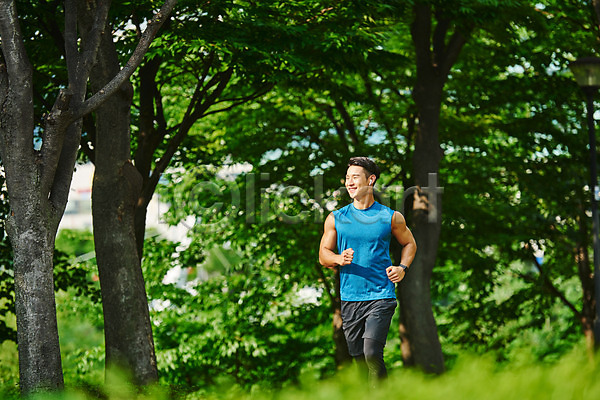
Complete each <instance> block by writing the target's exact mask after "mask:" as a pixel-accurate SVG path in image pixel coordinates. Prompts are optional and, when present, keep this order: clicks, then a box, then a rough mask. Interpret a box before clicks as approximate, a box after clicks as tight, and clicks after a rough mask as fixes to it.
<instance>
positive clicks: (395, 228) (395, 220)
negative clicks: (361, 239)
mask: <svg viewBox="0 0 600 400" xmlns="http://www.w3.org/2000/svg"><path fill="white" fill-rule="evenodd" d="M392 235H394V237H395V238H396V240H398V243H400V245H401V246H402V255H401V259H400V264H403V265H406V266H407V267H410V264H411V263H412V262H413V260H414V259H415V254H416V253H417V243H416V242H415V238H414V237H413V234H412V232H411V231H410V229H408V227H407V226H406V220H405V219H404V216H403V215H402V214H400V213H399V212H397V211H396V212H394V215H393V217H392ZM405 273H406V271H404V270H403V269H402V268H401V267H396V266H390V267H388V269H387V274H388V277H389V279H390V280H391V281H392V282H394V283H398V282H400V281H401V280H402V279H403V278H404V274H405Z"/></svg>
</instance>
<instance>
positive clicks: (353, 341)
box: [342, 299, 397, 357]
mask: <svg viewBox="0 0 600 400" xmlns="http://www.w3.org/2000/svg"><path fill="white" fill-rule="evenodd" d="M396 305H397V302H396V299H382V300H369V301H342V328H343V330H344V336H345V337H346V342H347V343H348V351H349V352H350V355H351V356H352V357H356V356H360V355H361V354H363V353H364V351H363V347H364V345H363V343H364V341H363V339H366V338H368V339H373V340H376V341H378V342H380V343H381V344H383V345H385V342H386V339H387V334H388V331H389V330H390V323H391V322H392V316H393V315H394V311H395V310H396Z"/></svg>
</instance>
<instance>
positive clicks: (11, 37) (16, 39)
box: [0, 0, 34, 166]
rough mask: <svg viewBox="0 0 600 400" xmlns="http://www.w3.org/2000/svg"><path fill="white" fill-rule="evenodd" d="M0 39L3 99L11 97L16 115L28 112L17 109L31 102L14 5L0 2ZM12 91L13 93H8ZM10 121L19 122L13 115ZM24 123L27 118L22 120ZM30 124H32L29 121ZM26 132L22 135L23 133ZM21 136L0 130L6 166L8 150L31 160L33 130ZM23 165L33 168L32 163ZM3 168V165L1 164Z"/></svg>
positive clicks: (27, 67) (28, 73)
mask: <svg viewBox="0 0 600 400" xmlns="http://www.w3.org/2000/svg"><path fill="white" fill-rule="evenodd" d="M0 38H1V39H2V40H1V43H2V53H3V60H4V62H3V64H4V68H3V70H2V71H1V72H0V73H1V74H2V77H0V79H2V82H0V90H2V92H3V95H4V96H3V99H2V100H4V99H5V96H7V95H9V93H13V94H14V96H15V97H16V99H13V107H15V108H16V109H15V110H13V111H16V112H18V113H27V112H28V111H29V110H28V109H22V107H20V105H25V104H31V103H32V102H33V92H32V87H31V77H32V73H33V72H32V67H31V64H30V62H29V59H28V58H27V52H26V51H25V45H24V43H23V37H22V34H21V30H20V27H19V17H18V16H17V9H16V6H15V1H14V0H13V1H8V0H6V1H0ZM11 88H14V90H11ZM11 118H19V117H18V116H16V115H13V116H11ZM22 120H23V121H28V120H29V118H25V119H22ZM32 122H33V121H32ZM25 131H26V132H25ZM24 132H25V134H22V135H10V134H8V132H7V131H5V130H0V135H2V138H1V145H2V147H3V148H2V149H0V151H2V160H3V162H4V163H6V162H7V157H8V156H9V155H8V154H7V151H6V150H8V149H9V148H10V150H11V151H10V152H11V153H18V154H20V155H22V156H25V157H32V158H33V156H34V155H33V149H32V143H33V126H31V129H26V130H25V129H24ZM30 161H31V163H29V162H28V163H27V165H33V159H31V160H30ZM5 166H6V164H5Z"/></svg>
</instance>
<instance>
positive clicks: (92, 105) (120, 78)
mask: <svg viewBox="0 0 600 400" xmlns="http://www.w3.org/2000/svg"><path fill="white" fill-rule="evenodd" d="M176 4H177V0H166V1H165V3H164V4H163V6H162V7H161V9H160V10H159V11H158V12H157V13H156V14H155V15H154V17H153V18H152V20H151V21H150V22H149V23H148V26H147V27H146V30H144V33H143V34H142V38H141V39H140V41H139V42H138V45H137V47H136V49H135V50H134V52H133V54H132V55H131V57H130V58H129V60H128V61H127V64H125V66H124V67H123V69H121V71H119V73H118V74H117V75H116V76H115V77H114V78H113V79H112V80H111V81H110V82H109V83H107V84H106V86H104V88H102V89H100V90H99V91H98V93H96V94H94V95H93V96H92V97H90V98H89V99H87V100H86V101H85V102H84V103H83V104H82V106H81V107H80V108H79V109H78V110H76V112H75V113H74V115H73V121H76V120H77V119H79V118H81V117H82V116H83V115H85V114H88V113H90V112H92V111H94V110H95V109H96V108H98V107H99V106H100V105H101V104H102V103H103V102H104V101H106V99H107V98H109V97H110V96H111V95H112V94H113V93H114V92H116V91H117V90H118V89H119V87H121V85H122V84H123V83H124V82H125V81H126V80H127V79H129V77H130V76H131V74H133V72H134V71H135V70H136V68H137V67H138V66H139V65H140V63H141V62H142V59H143V58H144V54H145V53H146V51H147V50H148V48H149V47H150V44H151V43H152V40H153V39H154V37H155V36H156V33H157V32H158V30H159V29H160V27H161V26H162V25H163V23H164V22H165V21H166V19H167V18H168V16H169V14H170V13H171V11H172V10H173V7H175V5H176Z"/></svg>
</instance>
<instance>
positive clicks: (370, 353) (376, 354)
mask: <svg viewBox="0 0 600 400" xmlns="http://www.w3.org/2000/svg"><path fill="white" fill-rule="evenodd" d="M384 346H385V344H384V343H380V342H378V341H377V340H374V339H368V338H367V339H365V347H364V354H365V359H366V360H367V361H369V360H374V359H381V360H383V347H384Z"/></svg>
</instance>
